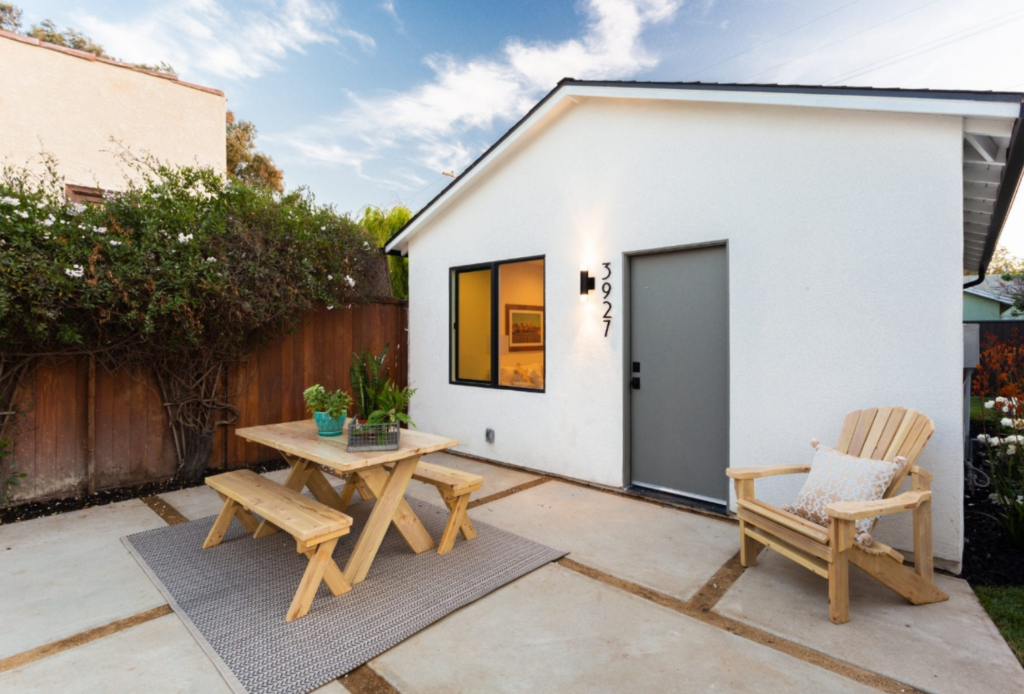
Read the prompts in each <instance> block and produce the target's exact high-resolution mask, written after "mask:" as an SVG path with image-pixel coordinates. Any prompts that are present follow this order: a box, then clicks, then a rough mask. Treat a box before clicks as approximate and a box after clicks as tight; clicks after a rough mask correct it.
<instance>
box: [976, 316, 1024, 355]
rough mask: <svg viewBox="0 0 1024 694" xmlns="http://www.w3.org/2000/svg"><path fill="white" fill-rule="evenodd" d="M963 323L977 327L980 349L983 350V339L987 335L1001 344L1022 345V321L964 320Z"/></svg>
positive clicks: (1023, 324)
mask: <svg viewBox="0 0 1024 694" xmlns="http://www.w3.org/2000/svg"><path fill="white" fill-rule="evenodd" d="M964 323H971V324H974V325H977V326H978V337H979V339H980V340H981V348H982V349H984V348H985V338H986V337H987V336H989V335H992V336H994V337H996V338H997V339H998V340H1000V341H1001V342H1009V343H1012V344H1021V343H1024V320H965V321H964Z"/></svg>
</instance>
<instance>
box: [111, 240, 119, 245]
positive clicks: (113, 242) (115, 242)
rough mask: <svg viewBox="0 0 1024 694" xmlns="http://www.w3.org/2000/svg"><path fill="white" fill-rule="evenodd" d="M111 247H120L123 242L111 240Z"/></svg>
mask: <svg viewBox="0 0 1024 694" xmlns="http://www.w3.org/2000/svg"><path fill="white" fill-rule="evenodd" d="M110 245H111V246H120V245H121V242H120V241H115V240H114V239H110Z"/></svg>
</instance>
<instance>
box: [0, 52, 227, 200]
mask: <svg viewBox="0 0 1024 694" xmlns="http://www.w3.org/2000/svg"><path fill="white" fill-rule="evenodd" d="M0 75H2V77H0V84H2V87H0V164H8V165H13V166H18V167H26V168H30V169H32V170H35V171H41V170H42V168H43V167H42V158H41V157H40V153H41V152H43V151H45V152H47V153H48V154H51V155H53V156H54V157H56V159H57V161H58V170H59V172H60V173H61V174H62V175H63V176H64V178H65V182H66V183H70V184H75V185H82V186H89V187H99V188H105V189H114V190H117V189H123V188H124V187H125V176H130V175H132V171H131V170H130V169H129V168H126V167H124V166H123V165H121V164H120V162H119V161H118V159H117V157H116V156H114V154H113V153H112V152H114V151H116V150H117V149H118V147H117V145H116V144H115V143H114V142H112V141H111V138H113V139H114V140H117V141H118V142H120V143H121V144H123V145H125V146H127V147H129V148H130V149H131V151H132V152H134V153H135V154H138V155H142V154H146V153H148V154H151V155H153V156H154V157H156V158H157V159H159V160H160V161H162V162H166V163H170V164H175V165H197V164H198V165H200V166H209V167H213V168H214V169H215V170H216V171H218V172H223V171H224V170H225V168H226V160H225V157H226V154H225V144H224V139H225V133H224V113H225V99H224V95H223V94H220V93H219V92H218V93H212V92H211V91H208V90H202V89H196V88H193V87H189V86H186V85H183V84H179V83H177V82H175V81H173V80H170V79H164V78H161V77H157V76H154V75H148V74H145V73H143V72H138V71H135V70H132V69H129V68H126V67H121V66H117V65H111V64H109V63H107V62H104V61H98V60H97V61H93V60H87V59H83V58H80V57H77V56H75V55H69V54H68V53H67V52H62V51H59V50H53V49H51V48H45V47H41V46H35V45H32V44H31V43H26V42H24V41H20V40H17V39H13V38H8V37H4V36H0Z"/></svg>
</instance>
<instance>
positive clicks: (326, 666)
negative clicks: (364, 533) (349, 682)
mask: <svg viewBox="0 0 1024 694" xmlns="http://www.w3.org/2000/svg"><path fill="white" fill-rule="evenodd" d="M406 498H407V500H408V502H409V504H410V505H411V506H412V507H413V510H415V512H416V515H418V516H419V518H420V520H421V521H423V525H424V526H426V528H427V530H428V531H430V534H431V536H432V537H433V538H434V540H435V541H437V540H439V539H440V537H441V532H442V530H443V529H444V525H445V521H446V520H447V517H448V510H447V509H444V508H442V507H440V506H434V505H433V504H428V503H426V502H422V501H419V500H417V499H413V498H409V497H406ZM371 508H372V505H371V504H370V503H367V502H360V503H355V504H352V506H350V507H349V510H348V514H349V515H350V516H352V518H353V520H354V522H353V525H352V532H351V533H350V534H349V535H347V536H345V537H343V538H341V541H340V542H339V543H338V546H337V548H336V549H335V551H334V559H335V561H336V562H337V563H338V566H340V567H344V566H345V561H346V560H347V559H348V555H349V553H350V552H351V550H352V547H353V546H354V545H355V542H356V539H357V538H358V537H359V533H360V531H361V530H362V526H363V524H364V523H365V522H366V517H367V516H368V515H369V512H370V509H371ZM214 518H215V517H214V516H210V517H209V518H201V519H198V520H194V521H191V522H189V523H182V524H180V525H172V526H168V527H166V528H159V529H157V530H149V531H147V532H142V533H136V534H135V535H131V536H129V537H126V538H123V540H124V543H125V545H127V546H128V548H129V550H131V552H132V554H133V555H134V556H135V558H136V559H137V560H138V561H139V563H140V564H141V565H142V567H143V569H145V571H146V573H147V574H149V577H150V578H151V579H152V580H153V582H154V583H155V584H156V585H157V588H159V589H160V591H161V592H162V593H163V594H164V596H165V597H166V598H167V601H168V602H169V603H170V605H171V607H172V608H173V609H174V611H175V612H176V613H177V615H178V616H179V617H180V618H181V619H182V620H183V621H184V622H185V625H186V626H187V627H188V628H189V630H190V631H191V632H192V634H193V636H195V638H196V640H197V641H199V644H200V645H201V646H202V647H203V649H204V650H205V651H206V652H207V654H208V655H209V656H210V658H211V659H212V660H213V662H214V664H215V665H216V666H217V668H218V669H219V670H220V672H221V674H222V675H223V676H224V678H225V679H226V680H227V682H228V684H229V685H230V686H231V688H232V689H233V690H235V691H236V692H248V693H249V694H305V692H309V691H311V690H313V689H316V688H317V687H319V686H321V685H323V684H326V683H327V682H330V681H331V680H333V679H336V678H338V677H340V676H341V675H344V674H345V673H347V672H349V671H351V670H353V669H355V668H356V667H358V666H360V665H362V664H363V663H365V662H366V661H368V660H370V659H371V658H374V657H376V656H378V655H380V654H381V653H383V652H384V651H386V650H387V649H389V648H391V647H392V646H395V645H396V644H398V643H399V642H401V641H402V640H404V639H406V638H408V637H409V636H411V635H412V634H414V633H416V632H417V631H419V630H420V629H423V628H424V627H426V626H428V625H429V624H431V623H432V622H434V621H436V620H438V619H440V618H441V617H444V616H445V615H446V614H448V613H449V612H452V611H454V610H456V609H458V608H460V607H462V606H463V605H466V604H469V603H471V602H473V601H474V600H477V599H479V598H481V597H483V596H484V595H486V594H487V593H490V592H491V591H493V590H495V589H497V588H500V587H501V586H503V585H505V584H506V583H509V582H510V581H513V580H515V579H516V578H519V577H520V576H522V575H524V574H527V573H529V572H530V571H533V570H534V569H536V568H539V567H540V566H543V565H544V564H546V563H548V562H551V561H554V560H556V559H558V558H560V557H562V556H564V555H565V552H560V551H558V550H554V549H551V548H550V547H546V546H544V545H541V544H539V543H536V542H533V541H532V540H527V539H526V538H523V537H520V536H518V535H513V534H512V533H507V532H505V531H503V530H499V529H498V528H495V527H493V526H489V525H487V524H485V523H477V522H475V521H474V525H475V526H476V529H477V531H478V533H479V534H478V536H477V537H476V539H474V540H471V541H469V542H466V541H465V540H463V539H461V536H460V539H459V540H458V541H457V542H456V543H455V548H454V549H453V550H452V551H451V552H449V553H448V554H445V555H438V554H437V552H436V551H434V550H431V551H428V552H424V553H422V554H419V555H416V554H413V553H412V551H411V550H410V549H409V547H408V545H406V544H405V541H404V540H403V539H402V536H401V535H400V534H399V533H398V532H397V531H396V530H395V528H394V526H391V528H390V529H389V530H388V533H387V535H386V536H385V538H384V542H383V544H382V545H381V548H380V552H379V553H378V554H377V558H376V559H375V560H374V562H373V566H371V567H370V573H369V575H368V576H367V577H366V580H364V581H363V582H362V583H359V584H357V585H355V586H354V587H353V588H352V590H351V591H350V592H348V593H346V594H345V595H341V596H338V597H335V596H333V595H331V593H330V591H329V590H328V589H327V586H325V585H323V584H321V586H320V590H319V592H318V593H317V595H316V599H315V600H314V601H313V606H312V608H311V609H310V611H309V614H307V615H306V616H305V617H302V618H300V619H297V620H296V621H294V622H291V623H286V622H285V621H284V615H285V612H286V611H287V609H288V605H289V604H290V603H291V600H292V596H293V595H294V594H295V589H296V588H298V585H299V578H300V577H301V576H302V573H303V571H305V569H306V564H307V560H306V558H305V557H304V556H303V555H301V554H298V553H297V552H296V551H295V540H293V539H292V538H291V536H289V535H287V534H285V533H276V534H274V535H270V536H268V537H264V538H261V539H259V540H253V539H252V538H251V537H250V536H249V535H247V534H246V533H245V531H244V530H243V529H242V527H241V525H239V523H238V522H237V521H233V522H232V523H231V528H230V530H229V531H228V533H227V535H225V537H224V541H223V542H222V543H221V544H220V545H218V546H217V547H214V548H211V549H208V550H203V549H202V544H203V540H204V539H205V537H206V534H207V533H208V532H209V530H210V527H211V526H212V525H213V521H214Z"/></svg>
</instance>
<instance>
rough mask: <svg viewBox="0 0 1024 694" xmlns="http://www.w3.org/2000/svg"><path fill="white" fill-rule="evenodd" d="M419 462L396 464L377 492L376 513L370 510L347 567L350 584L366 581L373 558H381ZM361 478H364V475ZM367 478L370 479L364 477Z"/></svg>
mask: <svg viewBox="0 0 1024 694" xmlns="http://www.w3.org/2000/svg"><path fill="white" fill-rule="evenodd" d="M417 462H418V458H417V457H413V458H406V459H405V460H402V461H399V462H398V463H396V464H395V469H394V470H393V471H392V473H391V475H390V476H389V477H388V479H387V482H386V483H385V484H384V485H383V489H381V490H380V492H379V493H378V491H377V490H376V489H375V490H374V493H377V502H376V503H375V504H374V505H373V510H372V511H370V517H369V518H368V519H367V521H366V526H365V527H364V528H363V532H361V533H360V534H359V540H357V541H356V546H355V548H353V550H352V555H351V556H350V557H349V559H348V563H347V564H345V581H346V582H347V583H348V584H349V585H355V584H356V583H359V582H360V581H362V580H363V579H364V578H366V574H367V572H369V570H370V564H372V563H373V558H374V557H375V556H377V550H379V549H380V543H381V542H383V541H384V534H385V533H386V532H387V530H388V527H389V526H390V525H391V521H392V520H394V519H395V517H396V513H397V512H398V511H399V505H400V504H401V503H402V502H403V501H405V499H404V498H403V497H404V495H405V490H406V488H407V487H408V486H409V482H410V480H412V473H413V472H415V470H416V463H417ZM363 472H365V471H360V473H363ZM381 472H383V471H381ZM385 475H386V473H385ZM360 476H361V477H363V475H362V474H361V475H360ZM363 479H364V480H365V479H366V478H365V477H363ZM413 517H415V516H413ZM417 522H419V521H417Z"/></svg>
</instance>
